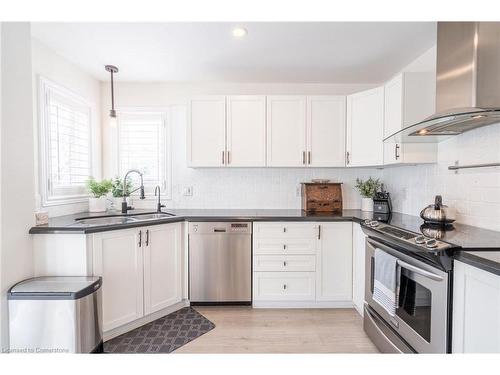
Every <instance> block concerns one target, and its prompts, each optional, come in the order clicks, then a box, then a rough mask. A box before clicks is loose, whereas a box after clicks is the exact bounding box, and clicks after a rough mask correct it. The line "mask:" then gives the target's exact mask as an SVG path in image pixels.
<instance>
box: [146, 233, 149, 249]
mask: <svg viewBox="0 0 500 375" xmlns="http://www.w3.org/2000/svg"><path fill="white" fill-rule="evenodd" d="M146 246H149V229H147V230H146Z"/></svg>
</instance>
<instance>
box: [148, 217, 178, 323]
mask: <svg viewBox="0 0 500 375" xmlns="http://www.w3.org/2000/svg"><path fill="white" fill-rule="evenodd" d="M146 237H147V240H148V244H147V246H146V247H144V313H145V314H151V313H154V312H156V311H159V310H162V309H164V308H166V307H169V306H171V305H173V304H175V303H177V302H180V301H181V299H182V274H181V238H182V237H181V226H180V224H170V225H166V226H165V225H158V226H153V227H149V228H147V229H146Z"/></svg>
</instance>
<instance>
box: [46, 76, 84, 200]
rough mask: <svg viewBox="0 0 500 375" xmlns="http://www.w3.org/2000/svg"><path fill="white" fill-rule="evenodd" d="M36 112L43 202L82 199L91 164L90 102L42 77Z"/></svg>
mask: <svg viewBox="0 0 500 375" xmlns="http://www.w3.org/2000/svg"><path fill="white" fill-rule="evenodd" d="M39 116H40V121H39V123H40V155H41V158H40V167H41V173H40V177H41V178H40V186H41V195H42V204H43V205H44V206H50V205H55V204H62V203H72V202H78V201H83V200H85V198H86V197H87V195H88V194H87V192H86V189H85V182H86V181H87V179H88V178H89V176H90V175H91V167H92V166H91V160H92V157H91V129H90V105H89V104H88V103H87V102H86V101H85V100H84V99H83V98H81V97H79V96H78V95H75V94H73V93H72V92H70V91H68V90H66V89H64V88H62V87H60V86H58V85H56V84H55V83H53V82H50V81H48V80H46V79H43V78H41V79H40V113H39Z"/></svg>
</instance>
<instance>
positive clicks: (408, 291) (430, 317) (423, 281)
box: [361, 220, 457, 353]
mask: <svg viewBox="0 0 500 375" xmlns="http://www.w3.org/2000/svg"><path fill="white" fill-rule="evenodd" d="M361 227H362V229H363V231H364V232H365V234H366V235H367V236H368V238H367V239H366V255H365V270H366V282H365V311H364V313H365V314H364V323H363V326H364V330H365V332H366V333H367V334H368V336H370V338H371V339H372V341H373V342H374V343H375V345H376V346H377V347H378V348H379V350H381V351H382V352H387V353H448V352H450V346H451V329H450V326H451V281H452V264H453V262H452V258H451V255H452V253H453V251H454V250H456V249H457V247H456V246H454V245H452V244H449V243H446V242H444V241H440V240H437V239H433V238H429V237H425V236H423V235H422V234H418V233H414V232H411V231H408V230H404V229H401V228H397V227H394V226H391V225H389V224H385V223H379V222H378V221H374V220H366V221H364V222H362V223H361ZM375 249H380V250H382V251H384V252H386V253H388V254H390V255H392V256H394V257H395V258H396V259H397V261H396V268H397V272H396V285H397V287H396V291H397V292H396V310H395V313H394V315H392V314H389V312H388V311H387V310H386V309H384V308H383V307H382V306H381V305H380V304H379V303H378V302H377V301H375V300H374V298H373V292H374V279H375V277H374V275H375V257H374V254H375Z"/></svg>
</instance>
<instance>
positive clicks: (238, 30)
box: [233, 27, 247, 38]
mask: <svg viewBox="0 0 500 375" xmlns="http://www.w3.org/2000/svg"><path fill="white" fill-rule="evenodd" d="M245 35H247V29H245V28H243V27H235V28H234V29H233V36H234V37H236V38H241V37H244V36H245Z"/></svg>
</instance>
